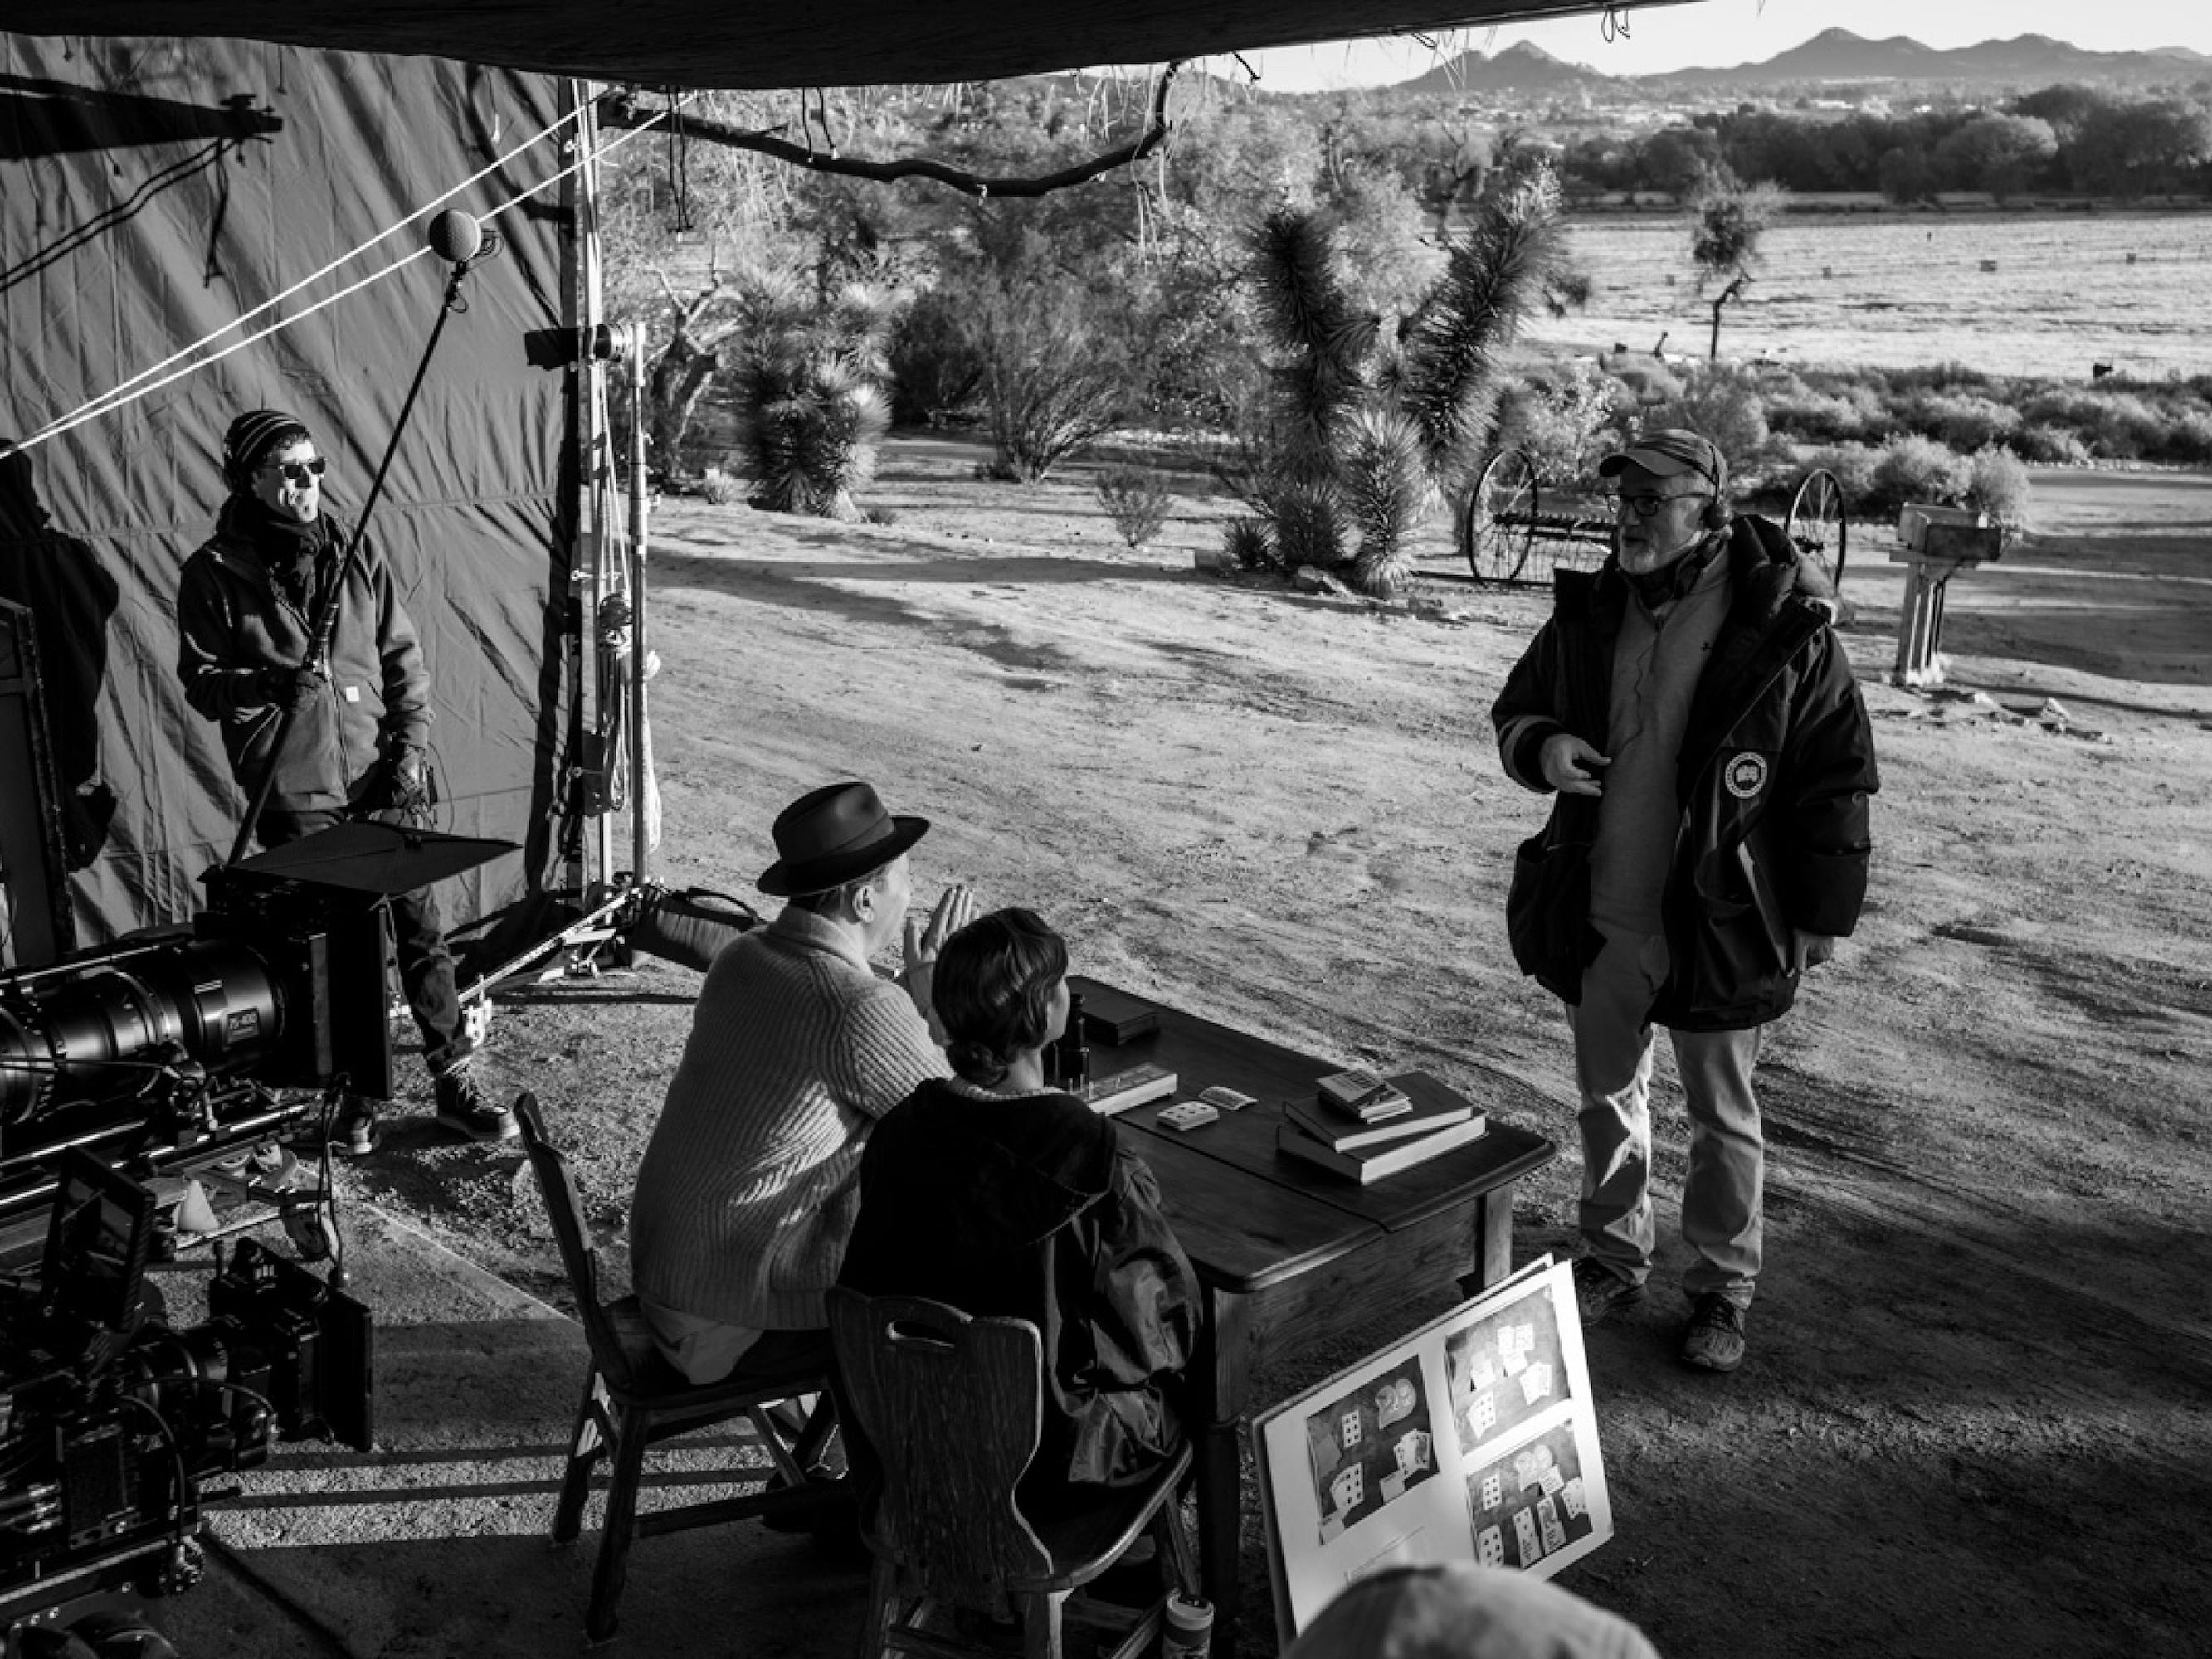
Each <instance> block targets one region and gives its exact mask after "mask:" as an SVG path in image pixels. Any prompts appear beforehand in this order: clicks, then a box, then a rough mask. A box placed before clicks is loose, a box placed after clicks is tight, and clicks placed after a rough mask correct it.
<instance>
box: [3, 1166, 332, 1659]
mask: <svg viewBox="0 0 2212 1659" xmlns="http://www.w3.org/2000/svg"><path fill="white" fill-rule="evenodd" d="M55 1172H56V1173H55V1194H54V1198H53V1202H52V1212H51V1217H50V1220H49V1223H48V1227H47V1231H46V1249H45V1254H44V1255H43V1257H42V1258H41V1260H40V1263H39V1267H38V1271H37V1273H36V1274H35V1276H33V1277H32V1278H31V1279H27V1280H18V1281H15V1282H11V1283H9V1284H7V1285H4V1286H0V1653H4V1654H5V1655H6V1656H7V1659H27V1656H33V1655H44V1654H54V1655H62V1654H75V1653H82V1652H85V1651H89V1652H91V1653H92V1654H94V1655H96V1656H102V1659H105V1656H107V1655H110V1654H112V1655H117V1656H120V1655H124V1654H131V1655H145V1654H150V1653H154V1652H165V1651H167V1644H166V1642H162V1643H161V1645H160V1646H159V1647H156V1646H155V1645H154V1643H155V1642H156V1641H159V1640H160V1638H158V1635H156V1634H155V1633H154V1632H152V1631H151V1629H150V1627H149V1626H148V1625H146V1624H145V1622H144V1621H143V1620H142V1619H141V1618H139V1617H138V1615H137V1611H136V1607H135V1604H134V1603H133V1602H132V1601H130V1600H129V1599H128V1598H129V1596H130V1595H134V1594H135V1595H165V1594H173V1593H174V1592H176V1591H179V1590H182V1589H187V1588H189V1587H190V1586H191V1584H192V1583H194V1582H196V1581H197V1578H198V1576H199V1571H200V1558H199V1551H198V1547H197V1535H198V1533H199V1531H200V1528H201V1525H202V1517H201V1509H200V1505H201V1500H202V1496H203V1494H202V1491H201V1483H202V1482H203V1481H204V1480H207V1479H208V1478H209V1477H210V1476H213V1475H218V1474H227V1473H229V1472H231V1471H234V1470H238V1469H243V1468H251V1467H252V1466H253V1465H255V1464H258V1463H259V1462H262V1461H263V1460H264V1459H265V1458H266V1457H267V1456H268V1454H269V1447H270V1443H271V1441H272V1440H291V1439H296V1438H300V1437H307V1436H318V1437H324V1438H331V1439H337V1440H341V1441H343V1442H344V1443H346V1444H348V1445H349V1446H353V1447H355V1448H356V1449H360V1450H363V1451H366V1450H367V1449H368V1447H369V1443H370V1439H371V1436H372V1432H373V1429H374V1424H373V1422H372V1404H373V1395H372V1389H371V1383H370V1363H371V1344H372V1340H373V1339H372V1330H371V1326H370V1322H369V1315H368V1310H367V1309H366V1308H364V1307H363V1306H362V1304H360V1303H358V1302H356V1301H354V1300H353V1299H352V1298H351V1297H347V1296H345V1295H343V1293H341V1292H339V1291H334V1290H331V1288H330V1287H329V1286H327V1285H325V1284H323V1283H322V1282H321V1281H320V1280H319V1279H316V1278H315V1276H314V1275H313V1273H309V1272H308V1271H307V1269H306V1268H304V1267H301V1266H300V1265H299V1264H297V1263H296V1262H292V1261H286V1260H284V1259H283V1258H282V1257H280V1256H277V1255H274V1254H272V1253H271V1252H270V1251H268V1250H266V1249H264V1248H263V1247H262V1246H261V1245H259V1244H258V1243H256V1242H254V1241H252V1240H251V1239H249V1240H246V1241H245V1242H244V1243H240V1246H239V1247H238V1249H236V1250H235V1251H234V1253H233V1255H232V1256H231V1259H230V1261H229V1262H228V1264H227V1265H226V1266H225V1267H223V1269H222V1271H221V1272H220V1273H216V1275H215V1277H214V1278H213V1279H211V1280H210V1281H209V1284H208V1286H207V1313H208V1316H207V1318H206V1319H205V1320H204V1321H203V1322H200V1323H197V1324H195V1325H191V1326H188V1327H185V1328H178V1327H175V1326H173V1325H171V1324H170V1323H169V1322H167V1318H166V1313H167V1310H166V1307H165V1305H164V1301H163V1297H161V1291H160V1290H159V1288H158V1287H157V1286H156V1285H154V1284H152V1283H151V1282H149V1279H148V1277H147V1264H148V1261H149V1254H150V1251H151V1248H152V1243H153V1233H154V1223H155V1208H156V1206H157V1202H158V1200H156V1199H155V1195H154V1194H153V1193H151V1192H150V1191H149V1189H148V1188H146V1187H144V1186H143V1185H142V1184H140V1183H139V1182H135V1181H131V1180H130V1179H128V1178H126V1177H125V1176H122V1175H119V1174H118V1173H117V1172H116V1171H115V1170H112V1169H111V1168H109V1167H108V1166H107V1165H106V1164H103V1163H102V1162H101V1161H100V1159H99V1158H95V1157H94V1156H93V1155H92V1154H91V1153H89V1152H82V1151H80V1150H76V1149H71V1150H70V1151H69V1152H64V1154H63V1155H62V1156H61V1157H60V1158H58V1159H57V1160H56V1164H55ZM72 1637H73V1638H75V1639H76V1642H77V1643H79V1644H81V1645H78V1646H71V1645H70V1638H72Z"/></svg>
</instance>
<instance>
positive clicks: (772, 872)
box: [629, 782, 975, 1383]
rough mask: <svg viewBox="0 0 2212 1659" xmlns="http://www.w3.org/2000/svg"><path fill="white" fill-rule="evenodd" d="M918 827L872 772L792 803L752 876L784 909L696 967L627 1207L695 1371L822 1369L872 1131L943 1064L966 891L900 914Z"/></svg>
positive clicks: (969, 904) (639, 1256) (649, 1277)
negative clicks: (947, 979)
mask: <svg viewBox="0 0 2212 1659" xmlns="http://www.w3.org/2000/svg"><path fill="white" fill-rule="evenodd" d="M928 829H929V820H928V819H927V818H917V817H902V816H896V815H894V814H893V813H891V812H890V811H889V810H887V809H886V808H885V807H884V803H883V799H882V797H880V796H879V795H878V794H877V793H876V791H875V789H874V788H873V787H872V786H870V785H868V784H866V783H860V782H848V783H833V784H829V785H827V786H825V787H823V788H819V789H815V790H811V791H809V792H808V793H806V794H804V795H802V796H800V797H799V799H797V800H795V801H793V803H792V804H791V805H788V806H787V807H786V808H784V810H783V811H782V812H781V814H779V815H778V817H777V818H776V820H775V831H774V834H775V850H776V860H775V863H774V864H772V865H770V866H769V867H768V869H767V870H766V871H765V872H763V874H762V876H761V878H760V879H759V882H758V886H759V887H760V890H761V891H763V892H764V893H769V894H771V895H774V896H776V897H779V898H781V899H783V900H784V901H785V903H784V907H783V909H782V912H781V914H780V915H777V917H776V918H775V921H772V922H770V923H769V925H768V926H767V927H763V928H759V929H757V930H756V931H755V932H752V933H747V934H745V935H744V937H743V938H741V939H738V940H736V941H735V942H733V943H732V944H731V945H728V946H727V947H726V948H725V949H724V950H723V951H722V953H721V954H720V956H718V957H715V958H714V966H713V967H712V968H710V969H708V971H707V979H706V982H705V984H703V985H702V987H700V990H699V1005H698V1008H697V1011H696V1012H695V1013H694V1015H693V1016H692V1022H691V1036H690V1040H689V1041H688V1042H686V1043H685V1044H684V1060H683V1062H682V1064H681V1065H679V1066H678V1067H677V1070H676V1076H675V1078H674V1079H673V1080H672V1081H671V1083H670V1084H669V1085H668V1098H667V1100H666V1102H665V1103H664V1104H663V1106H662V1107H661V1109H660V1120H659V1122H658V1123H656V1124H655V1125H654V1126H653V1138H652V1139H651V1140H650V1141H649V1142H648V1143H647V1146H646V1149H645V1157H644V1159H643V1160H642V1161H641V1163H640V1164H639V1166H638V1171H637V1191H636V1194H635V1199H634V1200H633V1202H632V1203H631V1206H630V1218H629V1238H630V1279H631V1283H632V1285H633V1286H634V1288H635V1290H636V1291H637V1297H638V1301H639V1303H640V1304H641V1307H642V1308H643V1310H644V1313H645V1316H646V1320H647V1323H648V1324H649V1325H650V1326H651V1327H652V1329H653V1339H654V1341H655V1343H656V1345H657V1346H659V1349H660V1352H662V1354H663V1355H664V1356H665V1358H667V1359H668V1361H669V1363H670V1364H672V1365H674V1366H675V1367H676V1368H677V1369H678V1370H680V1371H682V1372H683V1373H684V1376H687V1377H689V1378H690V1380H691V1381H692V1382H694V1383H714V1382H719V1381H720V1380H721V1379H722V1378H724V1377H726V1376H729V1375H730V1374H731V1373H732V1371H733V1370H735V1369H737V1368H738V1366H739V1365H740V1364H742V1365H743V1366H744V1368H745V1370H747V1371H748V1372H749V1373H757V1374H760V1375H763V1376H775V1375H778V1374H781V1373H784V1372H787V1371H791V1370H805V1369H807V1368H808V1367H810V1366H814V1367H818V1366H821V1365H825V1364H828V1363H829V1313H828V1310H827V1309H826V1307H825V1306H824V1304H823V1293H824V1292H826V1291H828V1290H829V1287H830V1286H831V1285H834V1284H836V1282H837V1270H838V1268H839V1267H842V1265H843V1263H844V1259H845V1246H846V1243H847V1242H848V1240H849V1239H850V1238H851V1237H852V1233H853V1222H854V1218H855V1217H856V1216H857V1215H858V1213H859V1211H860V1152H861V1150H862V1148H863V1147H864V1146H866V1142H867V1137H868V1132H869V1130H870V1129H871V1128H872V1127H874V1125H875V1122H876V1120H877V1119H878V1118H880V1117H882V1116H883V1115H884V1114H885V1113H886V1112H888V1111H890V1109H891V1108H892V1107H894V1106H896V1105H897V1104H898V1103H900V1102H901V1101H902V1100H904V1099H905V1098H906V1097H908V1095H910V1094H912V1093H913V1092H914V1091H915V1089H917V1088H919V1087H920V1086H921V1085H922V1084H923V1083H924V1082H925V1081H927V1080H928V1079H932V1078H941V1077H947V1076H950V1075H951V1067H950V1066H948V1065H947V1064H946V1063H945V1055H944V1054H943V1052H942V1051H941V1050H940V1049H939V1047H938V1044H937V1043H936V1042H934V1041H933V1039H932V1038H931V1036H930V1027H929V1025H928V1023H927V1021H928V1013H929V1006H930V981H931V977H932V973H933V966H934V964H935V963H936V961H937V953H938V951H939V949H940V948H941V947H942V946H943V945H944V943H945V940H946V939H949V938H950V937H951V935H952V934H954V933H957V932H958V931H959V930H960V929H961V928H963V927H966V926H967V925H968V924H969V922H970V921H973V920H974V919H975V899H974V897H973V896H971V895H970V894H969V890H968V889H967V888H966V887H964V886H960V885H955V886H952V887H948V888H947V889H945V892H944V893H943V895H942V896H939V899H938V901H937V904H936V908H934V909H933V911H932V912H931V914H930V917H929V920H928V921H927V924H924V923H922V922H921V921H919V920H916V919H912V918H909V917H908V914H907V910H908V904H909V903H910V902H912V899H913V895H914V882H913V877H912V875H911V873H910V872H909V871H908V866H907V853H908V849H909V848H912V847H913V846H914V844H915V842H918V841H920V840H921V838H922V836H924V835H926V834H927V833H928ZM902 940H903V946H904V965H903V967H902V969H901V972H900V974H899V976H898V977H897V978H896V979H882V978H878V976H877V975H876V972H875V969H873V968H872V967H871V966H870V965H869V962H870V959H871V958H872V957H875V956H877V955H878V954H879V953H880V952H882V951H884V950H887V949H888V948H889V947H890V946H891V945H894V944H896V943H900V942H901V941H902Z"/></svg>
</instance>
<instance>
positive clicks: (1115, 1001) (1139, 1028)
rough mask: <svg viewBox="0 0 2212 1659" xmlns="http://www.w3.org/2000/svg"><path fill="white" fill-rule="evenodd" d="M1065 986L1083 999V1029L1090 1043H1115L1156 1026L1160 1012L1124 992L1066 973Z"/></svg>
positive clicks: (1142, 1033) (1158, 1023)
mask: <svg viewBox="0 0 2212 1659" xmlns="http://www.w3.org/2000/svg"><path fill="white" fill-rule="evenodd" d="M1067 988H1068V992H1069V994H1071V995H1074V996H1079V997H1081V998H1082V999H1083V1032H1084V1035H1085V1036H1087V1037H1089V1038H1090V1039H1091V1041H1092V1042H1104V1043H1111V1044H1115V1045H1117V1046H1118V1045H1119V1044H1121V1043H1124V1042H1135V1041H1136V1040H1137V1039H1138V1038H1139V1037H1141V1036H1151V1035H1152V1033H1153V1032H1155V1031H1157V1030H1159V1029H1160V1011H1159V1010H1158V1009H1157V1008H1155V1007H1153V1006H1152V1004H1151V1003H1149V1002H1145V1001H1142V1000H1139V999H1138V998H1136V997H1133V996H1131V995H1130V994H1128V993H1127V992H1126V991H1117V990H1115V988H1114V987H1112V986H1110V985H1104V984H1101V983H1100V982H1099V981H1097V980H1095V979H1086V978H1085V977H1084V976H1083V975H1079V974H1070V975H1068V976H1067Z"/></svg>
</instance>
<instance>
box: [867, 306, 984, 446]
mask: <svg viewBox="0 0 2212 1659" xmlns="http://www.w3.org/2000/svg"><path fill="white" fill-rule="evenodd" d="M965 310H966V306H965V302H964V301H963V300H961V299H960V298H959V297H958V296H957V295H952V294H950V293H947V292H946V291H945V289H934V288H933V289H930V290H929V291H928V292H927V293H926V294H924V295H921V296H920V297H919V298H918V299H916V300H915V301H914V302H913V303H912V304H911V305H909V306H908V307H907V308H906V309H905V311H904V312H902V313H901V314H900V316H899V319H898V321H897V323H896V325H894V326H893V327H892V330H891V337H890V348H889V350H888V353H887V355H888V356H889V358H890V371H891V419H892V421H893V422H896V424H898V425H900V426H924V425H927V426H937V425H940V424H942V423H943V422H945V421H946V420H947V419H949V418H950V417H951V416H957V415H958V414H959V413H960V412H961V411H962V410H965V409H968V408H969V407H970V406H972V405H973V404H974V403H975V394H976V392H977V390H978V389H979V388H980V387H981V385H982V382H983V362H982V358H981V356H979V355H978V353H977V352H976V350H975V343H974V342H973V341H972V340H970V339H969V335H968V331H967V328H966V327H965V325H964V323H965V319H964V314H963V313H964V312H965Z"/></svg>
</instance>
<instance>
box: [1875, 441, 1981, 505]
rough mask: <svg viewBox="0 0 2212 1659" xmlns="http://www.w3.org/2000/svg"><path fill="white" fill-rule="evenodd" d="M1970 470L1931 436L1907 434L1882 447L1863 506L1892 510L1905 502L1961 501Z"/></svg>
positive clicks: (1937, 502) (1967, 483) (1970, 478)
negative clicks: (1923, 436)
mask: <svg viewBox="0 0 2212 1659" xmlns="http://www.w3.org/2000/svg"><path fill="white" fill-rule="evenodd" d="M1972 477H1973V469H1972V465H1970V464H1969V463H1968V461H1967V459H1966V457H1965V456H1964V455H1961V454H1960V453H1958V452H1957V451H1956V450H1954V449H1952V448H1950V447H1948V446H1947V445H1944V444H1940V443H1938V442H1936V440H1935V439H1933V438H1922V437H1918V436H1915V435H1906V436H1905V437H1901V438H1892V439H1891V440H1890V441H1888V442H1887V444H1885V445H1883V446H1882V449H1881V459H1879V460H1877V461H1876V462H1875V469H1874V478H1873V481H1872V483H1871V485H1870V487H1869V490H1868V492H1867V502H1866V509H1867V511H1868V512H1869V513H1873V514H1875V515H1881V514H1883V513H1894V512H1895V511H1896V510H1897V509H1898V508H1899V507H1902V506H1904V505H1905V502H1907V501H1927V502H1930V503H1933V504H1935V505H1936V506H1943V505H1947V504H1949V503H1953V502H1956V501H1960V500H1961V499H1962V498H1963V497H1964V496H1965V495H1966V489H1967V487H1968V485H1969V484H1970V483H1972Z"/></svg>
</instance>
